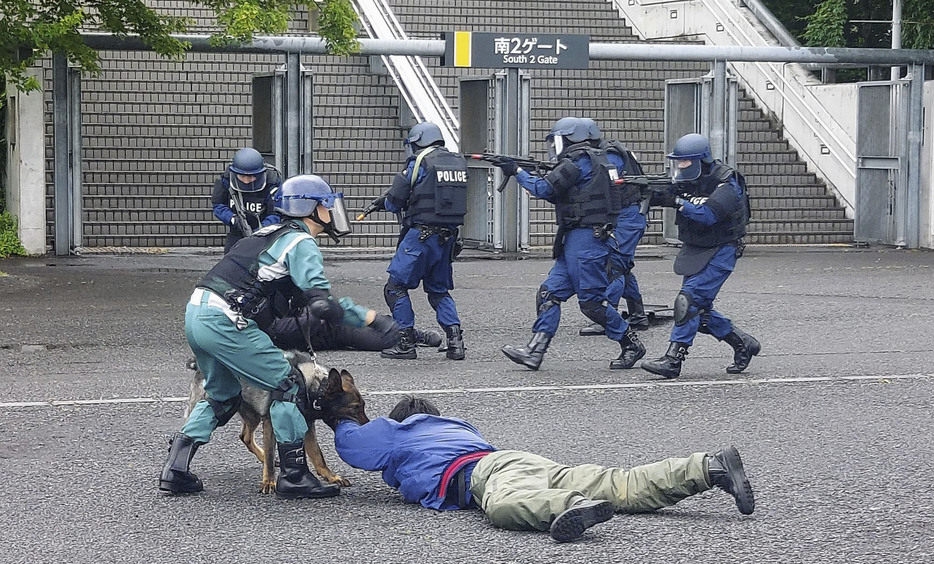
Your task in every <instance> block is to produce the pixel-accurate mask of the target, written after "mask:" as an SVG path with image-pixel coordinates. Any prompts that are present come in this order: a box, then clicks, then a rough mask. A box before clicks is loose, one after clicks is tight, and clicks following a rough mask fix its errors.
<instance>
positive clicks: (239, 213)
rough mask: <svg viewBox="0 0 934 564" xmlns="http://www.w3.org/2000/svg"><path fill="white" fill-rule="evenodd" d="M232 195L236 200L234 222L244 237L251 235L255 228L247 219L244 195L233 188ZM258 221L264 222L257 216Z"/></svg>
mask: <svg viewBox="0 0 934 564" xmlns="http://www.w3.org/2000/svg"><path fill="white" fill-rule="evenodd" d="M230 195H231V196H232V197H233V201H234V209H233V212H234V224H235V225H236V226H237V228H238V229H239V230H240V233H243V236H244V237H249V236H250V235H252V234H253V228H252V227H250V222H249V221H247V218H246V216H245V214H246V213H247V211H246V207H245V206H244V205H243V197H242V196H241V195H240V192H238V191H237V190H234V189H233V188H231V190H230ZM256 219H257V222H258V223H260V224H262V222H260V221H259V218H258V217H257V218H256Z"/></svg>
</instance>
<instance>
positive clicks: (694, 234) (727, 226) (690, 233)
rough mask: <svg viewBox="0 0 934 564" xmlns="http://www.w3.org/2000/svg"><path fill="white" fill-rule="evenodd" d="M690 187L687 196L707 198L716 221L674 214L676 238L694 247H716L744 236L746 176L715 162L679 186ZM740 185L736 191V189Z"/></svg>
mask: <svg viewBox="0 0 934 564" xmlns="http://www.w3.org/2000/svg"><path fill="white" fill-rule="evenodd" d="M680 186H683V187H688V188H690V189H691V192H690V194H689V195H690V196H703V197H706V198H707V201H706V202H705V203H704V205H706V206H709V207H710V208H711V209H712V210H713V211H714V212H715V213H716V214H717V217H718V218H720V220H719V221H718V222H717V223H715V224H714V225H703V224H701V223H698V222H696V221H694V220H691V219H688V218H686V217H684V215H683V214H678V216H677V219H676V220H675V223H676V224H677V225H678V238H679V239H681V241H682V242H684V243H685V244H687V245H693V246H695V247H706V248H711V247H719V246H721V245H726V244H728V243H732V242H734V241H737V240H739V239H740V238H742V237H743V236H744V235H746V225H747V224H748V223H749V216H750V212H749V195H748V194H747V193H746V179H745V178H743V175H741V174H740V173H738V172H736V171H735V170H733V169H732V168H730V167H728V166H727V165H725V164H723V163H721V162H720V161H715V162H714V163H713V165H712V166H711V170H710V173H708V174H704V175H701V177H700V178H698V179H697V180H696V181H695V182H692V183H688V184H683V185H680ZM737 187H739V188H740V194H737V193H736V188H737Z"/></svg>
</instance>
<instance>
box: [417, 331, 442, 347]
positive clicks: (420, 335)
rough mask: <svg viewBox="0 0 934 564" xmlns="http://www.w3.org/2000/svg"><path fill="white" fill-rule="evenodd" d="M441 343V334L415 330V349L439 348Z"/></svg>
mask: <svg viewBox="0 0 934 564" xmlns="http://www.w3.org/2000/svg"><path fill="white" fill-rule="evenodd" d="M441 341H442V339H441V333H438V332H437V331H430V330H429V331H423V330H421V329H415V346H416V347H440V346H441Z"/></svg>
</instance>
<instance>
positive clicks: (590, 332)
mask: <svg viewBox="0 0 934 564" xmlns="http://www.w3.org/2000/svg"><path fill="white" fill-rule="evenodd" d="M577 334H578V335H580V336H581V337H600V336H602V335H606V331H597V330H595V329H590V328H589V327H584V328H583V329H581V330H580V331H578V332H577Z"/></svg>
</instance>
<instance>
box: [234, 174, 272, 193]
mask: <svg viewBox="0 0 934 564" xmlns="http://www.w3.org/2000/svg"><path fill="white" fill-rule="evenodd" d="M230 185H231V187H233V189H234V190H238V191H240V192H259V191H260V190H262V189H263V188H265V187H266V171H265V170H263V171H262V172H260V173H258V174H239V173H236V172H234V171H230Z"/></svg>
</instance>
